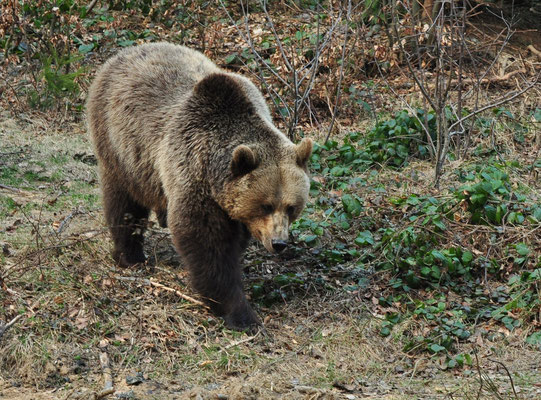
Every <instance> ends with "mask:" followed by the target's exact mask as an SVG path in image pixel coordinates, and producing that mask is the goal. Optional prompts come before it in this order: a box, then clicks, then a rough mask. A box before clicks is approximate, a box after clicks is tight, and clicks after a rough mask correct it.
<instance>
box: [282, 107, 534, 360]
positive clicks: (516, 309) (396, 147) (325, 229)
mask: <svg viewBox="0 0 541 400" xmlns="http://www.w3.org/2000/svg"><path fill="white" fill-rule="evenodd" d="M500 111H501V110H499V111H498V112H495V113H494V114H493V115H495V116H496V117H497V116H499V115H501V112H500ZM536 112H538V111H536ZM417 116H419V115H417ZM421 117H422V116H421ZM489 118H490V117H485V119H484V120H483V121H485V122H486V120H487V119H489ZM493 118H495V117H493ZM422 119H423V118H417V117H416V116H412V115H410V114H409V113H408V112H407V111H402V112H400V113H398V114H396V115H395V116H394V117H392V118H390V119H386V120H381V121H380V122H379V123H378V124H377V125H376V126H375V127H374V128H373V129H371V130H369V131H368V132H366V133H365V134H363V133H360V132H353V133H350V134H348V135H346V136H345V137H344V138H343V140H342V141H341V142H340V143H339V142H338V141H329V142H327V143H325V144H323V145H317V146H316V148H315V151H314V154H313V155H312V169H313V170H314V171H315V173H314V179H313V181H312V188H311V190H312V195H313V198H314V199H315V201H314V203H313V204H311V205H309V207H308V208H307V212H306V213H305V214H304V216H303V217H302V218H301V219H300V220H299V221H297V222H295V223H294V224H293V232H294V233H295V234H296V235H297V236H298V239H299V241H300V242H301V243H303V244H304V245H306V246H308V247H310V248H313V249H314V253H315V254H316V255H317V257H318V258H319V260H320V261H321V263H322V264H323V265H325V267H326V268H332V266H334V265H342V264H343V265H349V266H350V269H351V271H352V274H351V276H350V277H354V276H355V274H354V273H353V272H355V271H357V277H358V281H357V282H356V283H353V284H351V285H349V286H347V287H346V290H349V291H355V290H360V291H362V290H365V289H366V288H367V286H368V285H367V279H366V274H363V273H361V272H360V271H373V272H379V271H381V272H382V273H383V274H384V276H385V277H386V279H387V284H386V288H385V289H384V290H383V293H382V294H380V296H379V298H378V303H379V306H381V308H382V309H383V310H387V311H385V312H384V314H383V315H384V320H383V321H382V323H381V330H380V333H381V335H383V336H389V335H392V334H393V327H395V326H397V325H400V324H404V323H405V322H406V321H415V323H414V324H411V323H407V324H404V325H405V326H409V327H410V328H407V329H406V330H405V331H402V335H404V338H401V339H399V340H403V349H404V351H405V352H407V353H419V352H425V351H426V352H428V353H430V354H436V355H443V356H445V358H446V365H447V366H449V367H456V366H462V365H464V363H468V364H471V362H472V358H471V355H470V354H457V353H456V349H457V347H456V346H455V345H456V344H458V343H460V342H464V341H467V340H468V339H469V338H470V337H471V336H472V334H473V331H474V330H476V329H479V328H478V325H479V324H482V325H483V326H484V327H486V329H487V333H486V335H488V336H489V337H490V338H491V339H495V337H497V336H498V334H494V333H488V332H490V331H494V330H495V328H494V327H496V326H502V327H504V328H505V329H507V330H508V331H513V330H517V329H522V330H524V331H525V332H527V333H528V335H527V336H526V342H527V343H528V344H530V345H533V346H541V342H540V341H539V339H540V332H539V326H540V323H541V321H540V312H541V280H540V274H541V245H540V244H541V232H540V229H541V198H540V197H539V192H538V188H536V187H533V188H530V187H528V186H527V185H526V184H525V183H524V182H523V181H522V180H520V179H512V178H511V177H513V176H515V177H520V176H524V175H525V174H526V175H527V174H528V172H529V171H530V170H531V169H532V168H538V167H536V165H537V164H534V165H521V164H519V163H517V162H515V161H513V162H512V161H506V160H504V159H503V158H502V156H501V155H499V156H498V157H495V156H490V157H488V158H486V159H482V158H477V159H472V160H470V161H468V162H467V163H465V162H464V163H462V164H461V165H460V166H459V167H458V168H457V169H456V170H455V171H454V172H453V173H450V174H449V175H450V182H449V186H448V187H447V188H446V189H444V190H441V191H439V192H438V193H436V194H434V195H430V194H426V193H427V190H426V187H423V184H426V183H427V182H420V181H419V182H415V180H414V181H413V182H410V181H409V180H404V181H403V182H400V181H399V179H400V178H397V179H396V180H395V179H393V178H390V182H388V183H387V185H386V186H385V187H383V186H379V185H378V184H375V181H377V180H378V179H379V176H380V174H381V173H382V172H383V170H381V167H382V166H384V165H387V166H389V167H392V168H393V169H398V170H400V169H402V168H404V167H405V166H407V165H408V163H410V162H412V161H415V160H418V159H423V158H426V157H427V151H426V142H425V140H424V137H425V136H424V133H423V130H422V127H421V126H420V121H422ZM429 120H430V118H429ZM493 123H494V122H492V124H493ZM524 126H525V125H521V129H524ZM534 128H535V125H533V126H532V127H531V129H532V130H531V131H530V132H534ZM525 132H526V133H525V135H526V137H528V138H529V140H532V137H533V135H529V134H528V130H527V129H526V131H525ZM535 162H537V161H536V160H534V163H535ZM386 174H388V172H386ZM404 192H406V194H405V193H404ZM397 193H398V194H397ZM329 238H333V239H332V240H329ZM299 280H302V277H299V276H291V277H290V278H289V281H288V283H289V284H295V283H296V282H298V281H299ZM457 299H459V300H457ZM423 329H424V330H423ZM426 329H428V330H426ZM484 329H485V328H484ZM397 340H398V339H397Z"/></svg>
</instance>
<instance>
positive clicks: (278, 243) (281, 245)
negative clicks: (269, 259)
mask: <svg viewBox="0 0 541 400" xmlns="http://www.w3.org/2000/svg"><path fill="white" fill-rule="evenodd" d="M286 247H287V243H286V241H285V240H280V239H273V240H272V248H273V249H274V251H275V252H277V253H280V252H281V251H282V250H284V249H285V248H286Z"/></svg>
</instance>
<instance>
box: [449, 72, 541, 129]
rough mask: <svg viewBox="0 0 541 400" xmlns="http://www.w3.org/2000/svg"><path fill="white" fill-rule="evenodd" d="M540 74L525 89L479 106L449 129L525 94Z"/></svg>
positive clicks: (535, 82)
mask: <svg viewBox="0 0 541 400" xmlns="http://www.w3.org/2000/svg"><path fill="white" fill-rule="evenodd" d="M540 76H541V73H539V74H537V77H536V78H535V79H534V80H533V81H531V82H530V84H529V85H528V86H526V87H525V88H524V89H522V90H520V91H518V92H516V93H514V94H513V95H510V96H509V97H506V98H503V99H502V100H499V101H495V102H494V103H490V104H487V105H485V106H483V107H481V108H478V109H477V110H475V111H472V112H471V113H469V114H468V115H466V116H465V117H462V118H460V119H459V120H458V121H456V122H454V123H453V124H451V126H450V127H449V131H452V130H453V128H454V127H455V126H457V125H458V124H461V123H462V122H464V121H466V120H468V119H470V118H471V117H474V116H476V115H477V114H479V113H482V112H483V111H485V110H488V109H489V108H494V107H498V106H501V105H502V104H505V103H508V102H510V101H512V100H514V99H516V98H517V97H519V96H521V95H523V94H524V93H526V92H527V91H528V90H530V89H531V88H533V87H534V86H535V85H536V84H537V82H538V81H539V77H540Z"/></svg>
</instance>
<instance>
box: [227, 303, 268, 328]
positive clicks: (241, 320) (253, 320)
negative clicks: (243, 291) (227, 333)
mask: <svg viewBox="0 0 541 400" xmlns="http://www.w3.org/2000/svg"><path fill="white" fill-rule="evenodd" d="M224 320H225V324H226V326H227V327H228V328H229V329H234V330H237V331H255V330H256V329H257V327H258V326H260V325H261V321H260V320H259V317H258V316H257V314H256V313H255V312H254V310H252V308H251V307H250V306H249V305H248V304H245V305H244V306H243V307H241V308H239V309H236V310H234V311H232V312H231V313H229V314H227V315H225V316H224Z"/></svg>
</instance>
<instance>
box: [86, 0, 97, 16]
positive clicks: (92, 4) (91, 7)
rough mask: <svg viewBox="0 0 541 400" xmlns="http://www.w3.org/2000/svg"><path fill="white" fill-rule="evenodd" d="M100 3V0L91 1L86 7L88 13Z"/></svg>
mask: <svg viewBox="0 0 541 400" xmlns="http://www.w3.org/2000/svg"><path fill="white" fill-rule="evenodd" d="M97 3H98V0H92V1H91V2H90V4H89V5H88V7H87V8H86V13H87V14H88V13H90V11H92V9H93V8H94V6H95V5H96V4H97Z"/></svg>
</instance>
